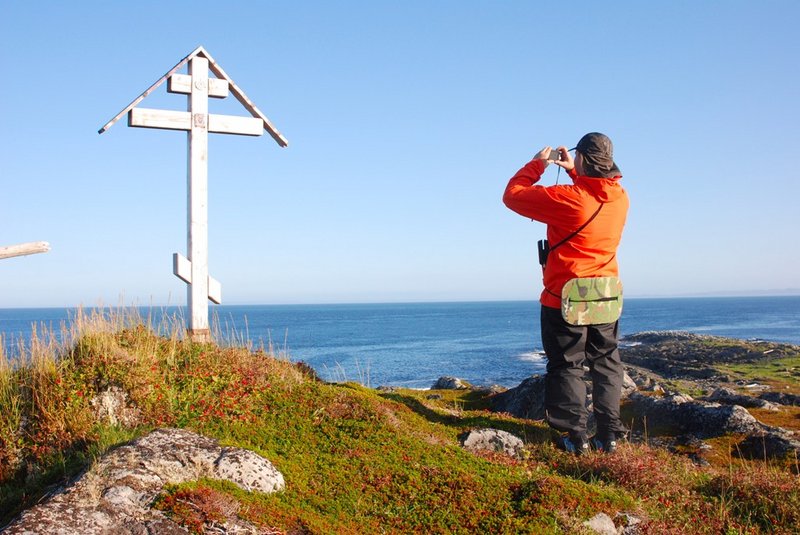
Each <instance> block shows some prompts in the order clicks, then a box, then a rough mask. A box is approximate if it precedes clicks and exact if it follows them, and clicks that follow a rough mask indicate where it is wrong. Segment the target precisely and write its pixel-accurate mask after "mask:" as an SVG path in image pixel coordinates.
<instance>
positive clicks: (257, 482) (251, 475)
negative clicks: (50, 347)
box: [5, 429, 285, 535]
mask: <svg viewBox="0 0 800 535" xmlns="http://www.w3.org/2000/svg"><path fill="white" fill-rule="evenodd" d="M200 478H210V479H225V480H228V481H231V482H233V483H235V484H236V485H238V486H239V487H241V488H242V489H244V490H247V491H259V492H265V493H269V492H276V491H280V490H282V489H283V488H284V486H285V483H284V479H283V475H281V473H280V472H278V471H277V470H276V469H275V467H274V466H273V465H272V464H271V463H270V462H269V461H268V460H266V459H264V458H263V457H261V456H259V455H257V454H256V453H254V452H252V451H249V450H244V449H240V448H222V447H220V446H219V444H218V443H217V441H216V440H214V439H211V438H207V437H203V436H201V435H197V434H195V433H192V432H190V431H186V430H182V429H158V430H156V431H153V432H152V433H150V434H148V435H146V436H144V437H141V438H139V439H137V440H135V441H133V442H131V443H129V444H127V445H124V446H121V447H119V448H116V449H114V450H112V451H110V452H109V453H107V454H106V455H104V456H103V457H102V458H100V459H99V460H98V461H97V462H96V463H95V464H94V465H93V466H92V467H91V468H90V469H89V470H88V471H87V472H85V473H84V474H83V475H82V476H80V478H79V479H77V480H76V481H75V482H74V483H73V484H71V485H69V486H67V487H66V488H63V489H60V490H59V491H58V492H56V493H55V494H54V495H52V496H51V497H50V498H49V499H48V500H47V501H45V502H44V503H41V504H39V505H36V506H34V507H32V508H31V509H28V510H26V511H25V512H23V513H22V514H21V515H20V517H19V518H17V520H16V521H14V522H13V523H12V524H11V525H10V526H8V527H7V528H6V531H5V533H8V534H31V535H33V534H39V533H41V534H45V533H46V534H64V535H67V534H70V535H71V534H76V533H114V534H137V535H140V534H151V533H152V534H156V533H185V532H186V530H185V529H183V528H182V527H181V526H178V525H177V524H175V523H174V522H172V521H171V520H170V519H169V518H167V517H166V516H165V515H164V514H163V513H161V512H160V511H157V510H154V509H152V508H151V505H152V503H153V500H154V498H155V497H156V496H157V495H158V494H159V493H160V492H161V491H162V489H163V488H164V485H166V484H177V483H183V482H186V481H193V480H196V479H200ZM240 528H241V526H240ZM244 532H246V531H244Z"/></svg>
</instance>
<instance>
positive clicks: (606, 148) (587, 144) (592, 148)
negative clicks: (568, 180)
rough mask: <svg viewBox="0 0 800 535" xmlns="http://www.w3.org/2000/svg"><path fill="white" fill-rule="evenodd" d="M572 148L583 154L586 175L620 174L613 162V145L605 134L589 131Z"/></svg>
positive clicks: (608, 175) (609, 175) (610, 175)
mask: <svg viewBox="0 0 800 535" xmlns="http://www.w3.org/2000/svg"><path fill="white" fill-rule="evenodd" d="M570 150H573V149H570ZM574 150H576V151H578V152H580V153H581V155H582V156H583V171H584V174H585V175H586V176H592V177H602V178H611V177H615V176H619V175H621V174H622V173H621V172H620V170H619V167H617V164H616V163H614V145H613V144H612V143H611V139H609V137H608V136H607V135H605V134H601V133H600V132H590V133H588V134H586V135H585V136H583V137H582V138H581V140H580V141H578V144H577V145H576V146H575V149H574Z"/></svg>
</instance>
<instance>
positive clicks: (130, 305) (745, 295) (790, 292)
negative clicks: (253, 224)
mask: <svg viewBox="0 0 800 535" xmlns="http://www.w3.org/2000/svg"><path fill="white" fill-rule="evenodd" d="M760 297H763V298H771V297H778V298H780V297H800V289H797V290H787V291H786V293H769V292H767V293H760V292H756V291H753V292H750V293H741V294H727V293H724V292H720V293H718V294H705V295H704V294H698V295H630V296H626V297H625V299H705V298H708V299H715V298H719V299H728V298H730V299H747V298H760ZM514 302H525V303H538V299H463V300H459V299H454V300H450V301H424V300H415V301H358V302H356V301H341V302H340V301H337V302H318V303H299V302H298V303H293V302H281V303H277V302H276V303H255V302H253V303H223V304H222V305H211V306H210V307H209V312H210V313H211V314H213V312H214V309H216V308H218V307H220V306H223V307H225V306H229V307H248V306H301V307H302V306H328V305H331V306H336V305H343V306H348V305H425V304H431V305H435V304H448V303H465V304H468V303H514ZM185 306H186V304H185V303H181V304H175V303H153V304H146V305H142V304H136V303H128V304H124V305H106V304H99V305H85V304H78V305H73V306H64V307H57V306H18V307H0V310H15V309H56V310H58V309H76V308H83V309H88V310H93V309H98V308H99V309H119V308H165V307H166V308H173V307H185Z"/></svg>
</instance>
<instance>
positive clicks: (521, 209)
mask: <svg viewBox="0 0 800 535" xmlns="http://www.w3.org/2000/svg"><path fill="white" fill-rule="evenodd" d="M545 167H546V165H545V162H543V161H542V160H531V161H530V162H528V163H527V164H525V166H524V167H523V168H522V169H520V170H519V171H517V174H515V175H514V176H513V177H511V180H509V181H508V185H507V186H506V191H505V193H504V194H503V203H504V204H505V205H506V206H507V207H508V208H509V209H511V210H513V211H514V212H516V213H518V214H519V215H521V216H525V217H529V218H531V219H535V220H536V221H540V222H542V223H546V224H568V223H569V219H568V216H567V214H566V213H565V210H564V205H565V204H567V205H569V204H572V199H570V197H571V195H569V192H568V191H566V190H565V189H563V188H562V187H561V186H551V187H545V186H537V185H536V183H537V182H538V181H539V179H540V178H541V176H542V173H544V170H545ZM565 216H567V217H565Z"/></svg>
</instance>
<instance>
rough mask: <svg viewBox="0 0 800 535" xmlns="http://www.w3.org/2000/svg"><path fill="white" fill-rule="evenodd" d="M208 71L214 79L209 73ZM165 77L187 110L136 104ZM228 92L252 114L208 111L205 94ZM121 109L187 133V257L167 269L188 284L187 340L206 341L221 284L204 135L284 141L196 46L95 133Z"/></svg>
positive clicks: (139, 122) (142, 121)
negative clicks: (213, 253) (211, 251)
mask: <svg viewBox="0 0 800 535" xmlns="http://www.w3.org/2000/svg"><path fill="white" fill-rule="evenodd" d="M187 64H188V71H189V72H188V75H186V74H178V70H179V69H181V68H182V67H183V66H184V65H187ZM209 69H210V70H211V72H212V73H214V75H216V78H213V77H209V75H208V71H209ZM166 80H169V84H168V91H169V92H170V93H183V94H186V95H188V101H189V105H188V111H185V112H182V111H170V110H152V109H139V108H136V106H137V105H138V104H139V103H140V102H141V101H142V100H144V99H145V98H146V97H147V96H148V95H150V94H151V93H152V92H153V91H155V89H156V88H158V87H159V86H160V85H161V84H163V83H164V81H166ZM229 91H230V92H231V93H233V96H234V97H236V100H238V101H239V102H240V103H241V104H242V105H243V106H244V107H245V109H247V111H249V112H250V114H251V115H252V117H239V116H232V115H212V114H209V113H208V97H214V98H225V97H227V96H228V92H229ZM126 113H127V114H128V126H134V127H143V128H163V129H168V130H185V131H187V132H188V145H189V161H188V173H187V175H188V185H187V205H188V217H187V226H188V229H187V245H186V249H187V254H188V258H186V257H184V256H183V255H181V254H180V253H175V254H174V255H173V258H172V264H173V267H172V270H173V273H174V274H175V275H177V276H178V277H179V278H180V279H182V280H183V281H184V282H186V283H187V284H188V285H189V286H188V291H187V301H188V307H189V326H188V327H189V335H190V336H191V337H192V339H193V340H200V341H205V340H209V339H210V337H211V331H210V329H209V323H208V300H209V299H210V300H211V301H213V302H214V303H217V304H219V303H220V302H221V301H222V287H221V285H220V283H219V282H217V281H216V280H215V279H213V278H212V277H211V276H210V275H209V274H208V133H209V132H214V133H220V134H239V135H245V136H260V135H261V134H263V132H264V130H266V131H267V132H268V133H269V134H270V135H271V136H272V137H273V139H274V140H275V141H276V142H277V143H278V144H279V145H280V146H282V147H285V146H287V145H288V143H287V141H286V139H285V138H284V137H283V136H282V135H281V134H280V132H278V131H277V130H276V129H275V127H273V126H272V124H271V123H270V122H269V119H267V118H266V117H265V116H264V114H263V113H261V111H259V109H258V108H256V106H255V104H253V103H252V102H251V101H250V99H248V98H247V96H246V95H245V94H244V92H243V91H242V90H241V89H239V87H238V86H237V85H236V84H235V83H234V82H233V80H231V78H230V77H229V76H228V75H227V74H226V73H225V71H223V70H222V68H221V67H220V66H219V65H218V64H217V63H216V62H215V61H214V60H213V58H212V57H211V56H210V55H209V54H208V52H206V51H205V49H203V47H202V46H201V47H197V48H196V49H195V50H194V51H193V52H192V53H191V54H189V55H188V56H186V57H185V58H183V59H182V60H181V61H180V62H178V64H177V65H175V66H174V67H173V68H172V69H170V71H169V72H167V74H165V75H164V76H162V77H161V78H160V79H159V80H158V81H157V82H156V83H154V84H153V85H151V86H150V87H149V88H148V89H147V90H146V91H145V92H144V93H142V94H141V95H139V97H137V98H136V99H135V100H134V101H133V102H131V103H130V104H129V105H128V106H127V107H126V108H125V109H124V110H122V111H121V112H120V113H118V114H117V115H116V116H115V117H114V118H113V119H111V120H110V121H109V122H108V123H106V124H105V125H104V126H103V127H102V128H101V129H100V130H99V131H98V133H100V134H102V133H103V132H105V131H106V130H108V129H109V128H110V127H111V126H112V125H113V124H114V123H116V122H117V121H118V120H119V119H120V118H121V117H122V116H123V115H125V114H126Z"/></svg>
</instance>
